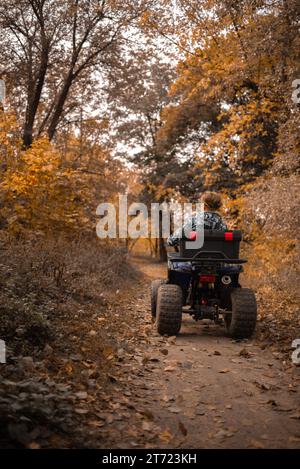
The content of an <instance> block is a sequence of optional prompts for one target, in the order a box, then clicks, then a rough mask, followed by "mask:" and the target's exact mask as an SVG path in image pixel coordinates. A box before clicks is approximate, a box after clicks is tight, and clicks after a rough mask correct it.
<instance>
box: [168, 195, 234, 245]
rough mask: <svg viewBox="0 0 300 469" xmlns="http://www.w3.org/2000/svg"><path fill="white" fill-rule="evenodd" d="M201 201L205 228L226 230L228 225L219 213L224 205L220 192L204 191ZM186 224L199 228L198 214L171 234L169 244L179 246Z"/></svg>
mask: <svg viewBox="0 0 300 469" xmlns="http://www.w3.org/2000/svg"><path fill="white" fill-rule="evenodd" d="M201 202H202V203H203V204H204V215H203V218H204V229H208V230H209V229H210V230H219V231H226V230H227V225H226V224H225V223H224V222H223V220H222V217H221V216H220V215H219V214H218V213H217V211H218V210H220V208H221V207H222V198H221V196H220V194H217V193H216V192H204V194H203V195H202V197H201ZM185 226H191V227H192V231H196V228H197V214H194V215H192V217H191V218H190V219H189V220H187V222H186V224H185V225H183V227H182V228H180V230H177V231H175V233H173V234H172V235H171V236H169V238H168V240H167V243H168V245H169V246H178V244H179V239H180V235H181V234H182V230H184V228H185Z"/></svg>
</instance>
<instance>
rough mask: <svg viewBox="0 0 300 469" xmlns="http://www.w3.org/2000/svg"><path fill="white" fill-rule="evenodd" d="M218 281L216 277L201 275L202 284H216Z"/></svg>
mask: <svg viewBox="0 0 300 469" xmlns="http://www.w3.org/2000/svg"><path fill="white" fill-rule="evenodd" d="M215 280H216V276H215V275H200V277H199V282H201V283H214V282H215Z"/></svg>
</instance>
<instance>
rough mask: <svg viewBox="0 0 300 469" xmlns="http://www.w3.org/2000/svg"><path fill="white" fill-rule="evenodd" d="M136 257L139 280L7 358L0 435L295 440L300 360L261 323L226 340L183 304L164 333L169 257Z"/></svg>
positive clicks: (41, 443)
mask: <svg viewBox="0 0 300 469" xmlns="http://www.w3.org/2000/svg"><path fill="white" fill-rule="evenodd" d="M132 262H133V265H134V267H135V269H137V270H138V271H139V272H140V276H139V277H140V280H139V281H137V282H136V283H134V282H133V283H132V285H129V284H128V286H127V288H126V289H125V290H124V289H121V290H119V289H117V290H116V292H115V296H116V298H117V299H116V300H115V301H114V303H107V304H105V302H102V303H101V302H100V303H98V304H93V305H92V308H91V305H90V306H89V313H86V314H85V310H84V308H83V309H82V310H81V311H76V312H74V317H73V318H69V317H68V321H66V323H65V329H64V330H63V331H62V332H61V337H58V338H57V340H56V342H55V343H54V344H53V343H52V345H46V347H45V348H44V349H43V351H42V353H41V354H40V357H38V356H37V357H36V356H35V357H30V356H29V357H23V358H22V359H20V358H18V357H15V362H14V358H12V360H11V361H10V364H8V365H5V370H4V372H3V374H2V377H1V387H2V390H3V391H4V392H2V393H1V398H0V418H1V424H2V425H1V430H0V437H1V446H2V447H24V446H25V447H29V448H48V447H50V448H53V447H71V448H72V447H76V448H82V447H90V448H203V447H204V448H299V447H300V401H299V385H300V370H299V368H297V367H296V366H294V365H293V364H292V363H291V359H290V353H287V352H286V350H285V351H281V350H280V349H278V347H276V344H272V343H270V338H269V337H268V340H267V341H266V340H264V335H263V334H261V333H260V326H259V327H258V333H257V337H256V338H254V339H253V340H248V341H233V340H231V339H230V338H228V337H226V336H225V334H224V330H223V328H222V327H221V326H215V325H214V324H212V323H210V322H207V323H206V324H200V323H195V322H194V321H193V320H192V319H190V318H189V317H188V316H187V317H184V321H183V326H182V330H181V333H180V335H179V336H178V337H177V338H175V337H171V338H165V337H161V336H159V335H158V334H157V333H156V331H155V327H154V325H153V324H152V322H151V315H150V305H149V284H150V281H151V280H152V279H154V278H160V277H164V275H165V266H164V265H162V264H157V263H154V262H151V261H149V259H144V258H135V259H133V261H132ZM59 320H60V321H62V318H61V317H60V319H59ZM104 330H107V336H108V339H109V341H108V342H107V340H106V341H105V342H103V341H102V339H101V337H103V331H104ZM273 345H274V346H273ZM1 367H3V365H1Z"/></svg>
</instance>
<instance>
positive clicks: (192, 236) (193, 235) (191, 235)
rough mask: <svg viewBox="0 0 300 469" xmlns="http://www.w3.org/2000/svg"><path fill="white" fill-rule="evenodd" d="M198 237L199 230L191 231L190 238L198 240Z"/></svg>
mask: <svg viewBox="0 0 300 469" xmlns="http://www.w3.org/2000/svg"><path fill="white" fill-rule="evenodd" d="M196 239H197V231H191V232H190V234H189V240H190V241H196Z"/></svg>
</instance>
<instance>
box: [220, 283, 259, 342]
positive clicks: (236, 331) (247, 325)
mask: <svg viewBox="0 0 300 469" xmlns="http://www.w3.org/2000/svg"><path fill="white" fill-rule="evenodd" d="M231 310H232V313H231V314H227V315H226V316H225V325H226V330H227V332H228V334H229V335H230V337H233V338H236V339H248V338H249V337H251V336H252V334H253V332H254V330H255V326H256V318H257V305H256V299H255V295H254V293H253V291H252V290H251V289H250V288H236V289H234V290H232V292H231Z"/></svg>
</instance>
